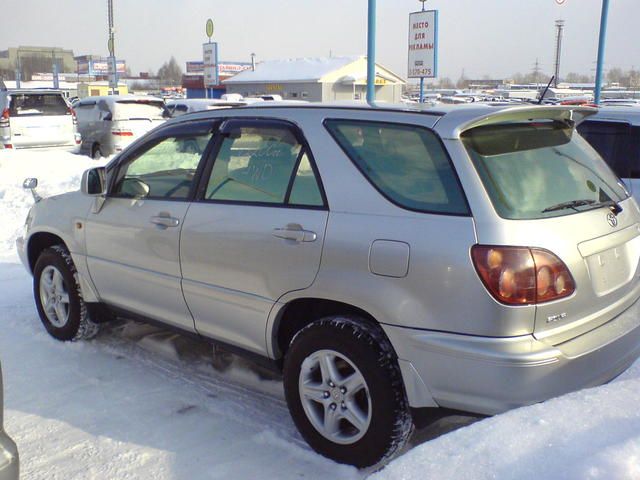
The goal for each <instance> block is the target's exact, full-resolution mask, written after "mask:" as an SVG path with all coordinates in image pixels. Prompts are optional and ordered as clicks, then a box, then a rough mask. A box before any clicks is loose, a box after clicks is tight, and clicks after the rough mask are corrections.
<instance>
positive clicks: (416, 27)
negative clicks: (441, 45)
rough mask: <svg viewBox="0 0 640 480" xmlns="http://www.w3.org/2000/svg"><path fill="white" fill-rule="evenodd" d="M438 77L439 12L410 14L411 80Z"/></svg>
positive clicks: (430, 11)
mask: <svg viewBox="0 0 640 480" xmlns="http://www.w3.org/2000/svg"><path fill="white" fill-rule="evenodd" d="M437 75H438V11H437V10H426V11H424V12H413V13H411V14H409V73H408V77H409V78H435V77H436V76H437Z"/></svg>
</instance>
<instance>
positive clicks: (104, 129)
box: [76, 95, 170, 158]
mask: <svg viewBox="0 0 640 480" xmlns="http://www.w3.org/2000/svg"><path fill="white" fill-rule="evenodd" d="M76 112H77V114H78V128H79V129H80V134H81V135H82V148H81V149H82V152H84V153H86V154H88V155H91V157H92V158H100V157H108V156H109V155H113V154H114V153H117V152H121V151H122V150H123V149H124V148H125V147H126V146H127V145H129V144H130V143H132V142H133V141H134V140H135V139H136V138H138V137H140V136H141V135H142V134H144V133H147V132H148V131H149V130H152V129H153V128H155V127H157V126H158V125H160V124H161V123H164V122H165V121H166V119H167V118H169V117H170V115H169V112H167V110H166V108H165V106H164V101H163V100H161V99H159V98H155V97H148V96H142V95H110V96H104V97H87V98H83V99H82V100H80V101H79V102H78V104H77V105H76Z"/></svg>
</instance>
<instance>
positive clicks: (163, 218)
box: [149, 212, 180, 228]
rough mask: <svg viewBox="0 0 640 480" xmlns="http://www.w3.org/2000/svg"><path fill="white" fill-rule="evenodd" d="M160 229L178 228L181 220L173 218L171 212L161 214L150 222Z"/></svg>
mask: <svg viewBox="0 0 640 480" xmlns="http://www.w3.org/2000/svg"><path fill="white" fill-rule="evenodd" d="M149 221H150V222H151V223H153V224H154V225H157V226H158V227H160V228H168V227H177V226H178V225H180V219H179V218H175V217H172V216H171V214H170V213H169V212H160V213H159V214H158V215H156V216H155V217H151V219H150V220H149Z"/></svg>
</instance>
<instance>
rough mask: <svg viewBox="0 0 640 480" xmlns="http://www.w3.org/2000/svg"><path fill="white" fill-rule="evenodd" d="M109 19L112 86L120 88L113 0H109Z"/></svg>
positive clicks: (110, 80)
mask: <svg viewBox="0 0 640 480" xmlns="http://www.w3.org/2000/svg"><path fill="white" fill-rule="evenodd" d="M107 21H108V26H109V32H108V33H109V41H108V43H107V45H108V47H109V65H110V66H111V78H110V79H109V82H110V83H111V88H112V89H116V88H118V66H117V63H116V53H115V31H116V30H115V27H114V24H113V0H107Z"/></svg>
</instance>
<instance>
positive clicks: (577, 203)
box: [542, 198, 596, 213]
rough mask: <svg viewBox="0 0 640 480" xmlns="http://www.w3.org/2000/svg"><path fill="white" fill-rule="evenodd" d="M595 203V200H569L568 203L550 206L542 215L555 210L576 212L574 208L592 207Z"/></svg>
mask: <svg viewBox="0 0 640 480" xmlns="http://www.w3.org/2000/svg"><path fill="white" fill-rule="evenodd" d="M594 203H596V201H595V200H589V199H586V198H585V199H582V200H570V201H568V202H562V203H558V204H556V205H551V206H550V207H547V208H545V209H544V210H542V213H547V212H555V211H556V210H565V209H567V208H572V209H574V210H576V211H577V209H576V207H584V206H585V205H593V204H594Z"/></svg>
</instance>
